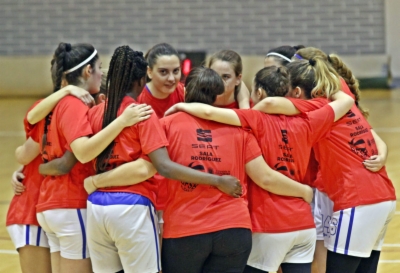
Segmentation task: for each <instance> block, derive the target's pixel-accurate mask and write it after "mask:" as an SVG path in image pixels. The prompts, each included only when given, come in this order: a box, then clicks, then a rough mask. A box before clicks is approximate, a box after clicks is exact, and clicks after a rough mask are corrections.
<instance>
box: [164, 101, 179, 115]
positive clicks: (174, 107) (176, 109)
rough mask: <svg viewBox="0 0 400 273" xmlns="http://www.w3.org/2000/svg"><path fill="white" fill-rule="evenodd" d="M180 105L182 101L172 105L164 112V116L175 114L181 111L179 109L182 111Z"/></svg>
mask: <svg viewBox="0 0 400 273" xmlns="http://www.w3.org/2000/svg"><path fill="white" fill-rule="evenodd" d="M180 105H181V102H179V103H177V104H174V105H172V106H171V107H170V108H169V109H168V110H167V111H166V112H165V113H164V116H165V117H166V116H169V115H172V114H175V113H177V112H179V111H180V109H179V106H180Z"/></svg>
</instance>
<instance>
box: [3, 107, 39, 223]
mask: <svg viewBox="0 0 400 273" xmlns="http://www.w3.org/2000/svg"><path fill="white" fill-rule="evenodd" d="M39 102H40V100H39V101H37V102H35V103H34V104H33V105H32V106H31V108H29V110H28V112H29V111H30V110H31V109H33V108H34V107H35V106H36V105H37V104H38V103H39ZM28 112H27V114H28ZM27 114H26V115H25V118H24V129H25V134H26V139H28V138H29V137H31V138H32V139H33V140H35V141H36V142H38V141H37V139H36V138H35V137H34V135H33V134H35V130H36V128H37V127H38V125H39V124H35V125H31V124H30V123H29V122H28V120H27ZM41 163H42V158H41V157H40V155H39V156H37V157H36V158H35V159H34V160H32V161H31V162H30V163H29V164H28V165H26V166H24V168H23V169H22V173H23V174H24V175H25V178H24V180H23V181H22V184H24V186H25V191H24V192H23V193H22V194H21V195H14V196H13V199H12V200H11V203H10V208H9V209H8V213H7V221H6V225H7V226H9V225H14V224H18V225H36V226H38V225H39V223H38V221H37V219H36V204H37V202H38V199H39V189H40V184H41V183H42V180H43V178H44V177H43V176H42V175H40V174H39V165H40V164H41Z"/></svg>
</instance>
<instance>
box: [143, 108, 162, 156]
mask: <svg viewBox="0 0 400 273" xmlns="http://www.w3.org/2000/svg"><path fill="white" fill-rule="evenodd" d="M137 126H138V130H139V139H140V145H141V147H142V153H143V154H146V155H147V154H149V153H151V152H153V151H155V150H157V149H159V148H162V147H165V146H168V144H169V143H168V141H167V137H166V136H165V132H164V130H163V128H162V126H161V125H160V122H159V120H158V118H157V115H156V114H155V113H153V114H151V116H150V118H149V119H148V120H145V121H142V122H140V123H138V125H137Z"/></svg>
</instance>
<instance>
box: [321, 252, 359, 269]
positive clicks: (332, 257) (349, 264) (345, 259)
mask: <svg viewBox="0 0 400 273" xmlns="http://www.w3.org/2000/svg"><path fill="white" fill-rule="evenodd" d="M361 259H362V258H360V257H354V256H348V255H344V254H339V253H335V252H332V251H330V250H328V255H327V259H326V273H343V272H346V273H355V272H356V270H357V267H358V265H359V264H360V262H361Z"/></svg>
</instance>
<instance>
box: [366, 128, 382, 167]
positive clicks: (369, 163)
mask: <svg viewBox="0 0 400 273" xmlns="http://www.w3.org/2000/svg"><path fill="white" fill-rule="evenodd" d="M371 133H372V136H373V137H374V139H375V143H376V147H377V148H378V154H377V155H373V156H371V157H370V158H369V159H367V160H365V161H364V162H363V164H364V166H365V168H366V169H367V170H370V171H371V172H377V171H379V170H380V169H382V167H383V166H385V164H386V159H387V156H388V148H387V145H386V143H385V142H384V141H383V140H382V139H381V138H380V137H379V135H378V134H377V133H376V132H375V131H374V130H372V129H371Z"/></svg>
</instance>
